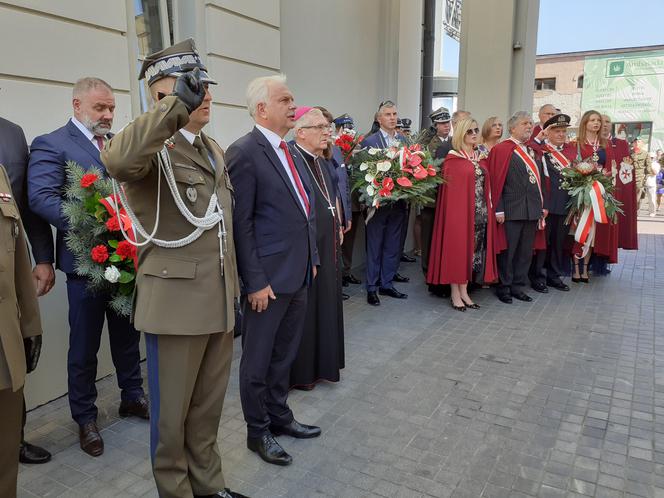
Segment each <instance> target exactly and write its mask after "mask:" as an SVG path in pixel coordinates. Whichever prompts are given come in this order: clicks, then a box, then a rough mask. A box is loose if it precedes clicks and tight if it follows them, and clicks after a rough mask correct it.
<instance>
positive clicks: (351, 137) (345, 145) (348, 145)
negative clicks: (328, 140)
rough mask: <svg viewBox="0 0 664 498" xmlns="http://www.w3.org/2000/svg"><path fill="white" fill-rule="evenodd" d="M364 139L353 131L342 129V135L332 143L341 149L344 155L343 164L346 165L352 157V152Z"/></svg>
mask: <svg viewBox="0 0 664 498" xmlns="http://www.w3.org/2000/svg"><path fill="white" fill-rule="evenodd" d="M363 139H364V135H359V134H358V133H357V132H356V131H355V130H349V129H344V130H343V133H341V135H339V136H338V137H337V139H336V140H335V141H334V145H336V146H338V147H339V148H340V149H341V152H342V153H343V155H344V163H345V164H348V163H349V162H350V158H351V157H352V156H353V151H355V149H356V148H357V146H358V145H359V143H360V142H362V140H363Z"/></svg>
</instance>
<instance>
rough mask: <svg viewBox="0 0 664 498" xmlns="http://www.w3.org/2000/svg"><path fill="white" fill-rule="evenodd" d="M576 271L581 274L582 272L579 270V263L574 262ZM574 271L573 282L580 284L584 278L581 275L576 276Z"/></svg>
mask: <svg viewBox="0 0 664 498" xmlns="http://www.w3.org/2000/svg"><path fill="white" fill-rule="evenodd" d="M574 273H576V274H578V275H580V272H579V263H574ZM574 273H573V274H572V282H574V283H575V284H578V283H579V282H581V281H582V280H581V277H580V276H579V277H575V276H574Z"/></svg>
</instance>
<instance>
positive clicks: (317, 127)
mask: <svg viewBox="0 0 664 498" xmlns="http://www.w3.org/2000/svg"><path fill="white" fill-rule="evenodd" d="M300 129H301V130H307V129H312V130H316V131H318V133H322V132H325V131H328V132H331V131H332V127H331V126H330V125H329V124H319V125H315V126H314V125H311V126H300Z"/></svg>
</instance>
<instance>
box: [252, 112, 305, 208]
mask: <svg viewBox="0 0 664 498" xmlns="http://www.w3.org/2000/svg"><path fill="white" fill-rule="evenodd" d="M256 129H257V130H258V131H260V132H261V133H262V134H263V135H264V136H265V138H267V141H268V142H270V145H272V147H273V148H274V151H275V152H276V154H277V157H278V158H279V161H280V162H281V165H282V166H283V167H284V171H285V172H286V174H287V175H288V179H289V180H290V182H291V185H293V189H294V190H295V193H296V194H297V198H298V200H299V201H300V204H301V205H302V210H303V211H304V212H305V213H306V212H307V208H306V204H305V203H304V200H303V199H302V196H301V195H300V191H299V189H298V188H297V183H295V178H293V173H292V172H291V169H290V166H289V165H288V159H286V153H285V152H284V150H283V149H282V148H281V147H279V145H280V144H281V142H283V141H284V140H283V139H282V138H281V137H280V136H279V135H277V134H276V133H275V132H273V131H272V130H268V129H267V128H265V127H264V126H261V125H259V124H256ZM300 181H302V179H301V178H300ZM302 188H304V185H303V186H302ZM304 195H307V193H306V191H305V192H304ZM308 200H309V199H308V196H307V201H308Z"/></svg>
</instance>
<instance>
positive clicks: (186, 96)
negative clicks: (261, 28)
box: [101, 39, 243, 498]
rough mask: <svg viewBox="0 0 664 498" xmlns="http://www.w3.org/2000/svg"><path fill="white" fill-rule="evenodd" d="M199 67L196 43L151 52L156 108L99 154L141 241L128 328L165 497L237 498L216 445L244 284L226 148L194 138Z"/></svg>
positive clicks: (202, 85) (204, 119)
mask: <svg viewBox="0 0 664 498" xmlns="http://www.w3.org/2000/svg"><path fill="white" fill-rule="evenodd" d="M206 71H207V70H206V69H205V66H204V65H203V64H202V62H201V60H200V57H199V56H198V53H197V52H196V49H195V47H194V43H193V40H191V39H189V40H185V41H183V42H181V43H178V44H176V45H173V46H172V47H169V48H167V49H164V50H162V51H160V52H157V53H155V54H152V55H150V56H148V57H147V58H146V59H145V61H144V63H143V67H142V68H141V73H140V76H139V78H141V79H142V78H143V77H145V78H146V79H147V83H148V85H149V88H150V94H151V96H152V98H153V100H154V103H155V105H154V108H153V109H152V110H151V111H149V112H147V113H145V114H143V115H142V116H139V117H138V118H136V119H135V120H134V121H133V122H131V123H130V124H129V125H127V126H126V127H125V128H124V129H123V130H122V131H120V132H119V133H118V134H117V135H115V136H114V137H113V139H112V140H111V141H110V142H109V143H108V146H107V147H106V148H105V149H104V151H103V152H102V155H101V159H102V161H103V162H104V164H105V165H106V168H107V170H108V172H109V174H110V175H111V177H113V178H114V179H116V180H118V181H120V182H122V189H123V190H119V191H118V192H119V193H120V195H121V198H122V203H123V205H124V207H125V208H126V209H127V212H128V214H129V217H130V218H131V219H132V223H133V228H134V232H135V233H137V234H138V235H137V237H138V239H139V243H140V244H144V245H140V247H139V251H138V270H137V277H136V297H135V308H134V323H135V326H136V328H137V329H138V330H140V331H142V332H144V333H145V342H146V350H147V358H148V386H149V389H150V397H151V403H150V452H151V457H152V467H153V473H154V476H155V481H156V483H157V490H158V492H159V496H160V497H161V498H183V497H185V498H190V497H200V496H219V497H223V498H231V497H242V496H243V495H241V494H239V493H235V492H232V491H230V490H229V489H228V488H225V484H224V478H223V474H222V471H221V458H220V454H219V448H218V445H217V431H218V428H219V420H220V418H221V409H222V405H223V401H224V396H225V394H226V387H227V385H228V378H229V375H230V367H231V359H232V353H233V326H234V309H233V304H234V300H235V298H236V297H237V296H238V295H239V285H238V276H237V264H236V259H235V249H234V244H233V228H232V220H233V214H232V209H233V198H232V194H233V190H232V187H231V184H230V180H229V177H228V173H227V171H226V165H225V164H224V155H223V151H222V149H221V147H219V145H218V144H217V143H216V142H215V141H214V140H212V139H211V138H210V137H208V136H207V135H206V134H205V133H202V132H201V129H202V128H203V127H204V126H205V125H206V124H207V123H208V122H209V120H210V108H211V100H212V98H211V96H210V92H209V90H208V85H209V84H215V82H214V80H212V79H211V78H210V77H209V76H208V74H207V72H206ZM122 192H124V193H122Z"/></svg>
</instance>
